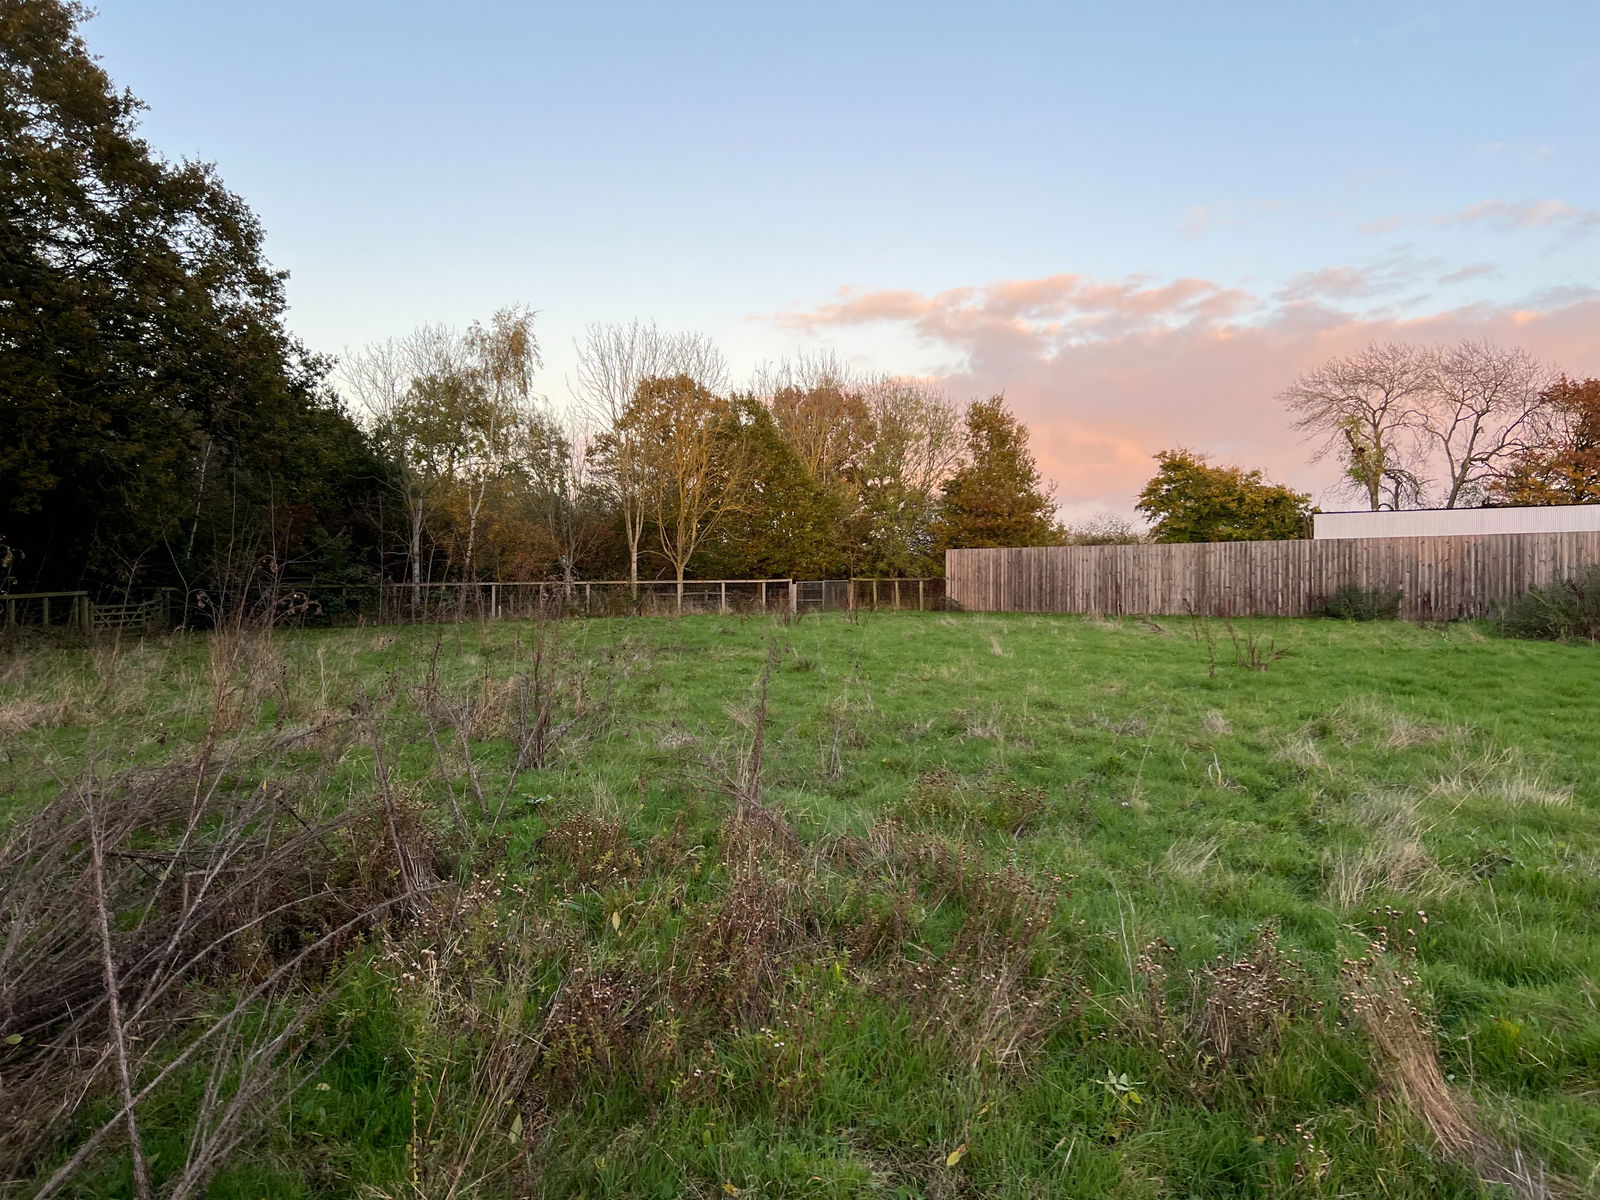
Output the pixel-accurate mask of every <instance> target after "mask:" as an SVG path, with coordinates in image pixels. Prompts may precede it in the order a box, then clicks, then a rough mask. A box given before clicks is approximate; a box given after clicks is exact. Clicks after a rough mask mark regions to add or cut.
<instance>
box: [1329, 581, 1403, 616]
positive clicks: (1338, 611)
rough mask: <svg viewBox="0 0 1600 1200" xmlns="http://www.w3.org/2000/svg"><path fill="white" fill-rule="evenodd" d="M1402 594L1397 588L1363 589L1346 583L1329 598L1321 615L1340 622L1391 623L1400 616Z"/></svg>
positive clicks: (1358, 585)
mask: <svg viewBox="0 0 1600 1200" xmlns="http://www.w3.org/2000/svg"><path fill="white" fill-rule="evenodd" d="M1404 594H1405V593H1403V592H1402V591H1401V590H1400V589H1399V588H1365V587H1362V586H1361V585H1360V584H1359V583H1347V584H1345V585H1344V586H1343V587H1341V588H1340V589H1339V590H1338V591H1336V592H1334V594H1333V595H1332V596H1331V597H1330V598H1329V600H1328V606H1327V607H1326V608H1324V609H1323V610H1322V615H1323V616H1325V617H1337V618H1338V619H1339V620H1341V621H1393V620H1396V619H1397V618H1398V617H1399V616H1400V601H1401V599H1402V598H1403V596H1404Z"/></svg>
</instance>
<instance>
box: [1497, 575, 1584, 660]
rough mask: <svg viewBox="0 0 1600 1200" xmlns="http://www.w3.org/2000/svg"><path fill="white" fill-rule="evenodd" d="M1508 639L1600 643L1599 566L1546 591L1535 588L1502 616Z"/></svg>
mask: <svg viewBox="0 0 1600 1200" xmlns="http://www.w3.org/2000/svg"><path fill="white" fill-rule="evenodd" d="M1500 632H1501V633H1504V634H1505V635H1506V636H1507V637H1520V638H1544V639H1547V640H1552V641H1563V642H1565V641H1590V642H1594V641H1600V567H1589V568H1588V569H1586V570H1584V571H1582V572H1581V573H1579V574H1577V575H1575V576H1573V577H1572V578H1571V579H1563V580H1562V581H1561V582H1559V583H1553V584H1551V585H1550V586H1549V587H1547V588H1533V589H1532V590H1530V591H1529V592H1528V594H1527V595H1526V596H1523V597H1522V598H1521V599H1520V600H1515V601H1513V602H1512V603H1511V604H1510V605H1508V606H1507V607H1506V608H1505V610H1504V611H1503V612H1502V613H1501V614H1500Z"/></svg>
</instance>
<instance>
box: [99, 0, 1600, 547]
mask: <svg viewBox="0 0 1600 1200" xmlns="http://www.w3.org/2000/svg"><path fill="white" fill-rule="evenodd" d="M98 10H99V11H98V15H97V16H96V17H95V19H93V20H92V21H91V22H89V24H88V25H87V27H86V29H85V35H86V37H87V39H88V42H89V45H90V47H91V49H92V50H93V51H95V52H96V53H97V54H99V55H100V57H101V60H102V64H103V65H104V67H105V68H106V70H107V71H108V72H109V74H110V75H111V77H112V78H113V79H114V80H115V81H116V82H117V83H118V84H119V85H122V86H126V87H128V88H131V89H132V91H133V92H134V93H135V94H136V95H137V96H139V97H140V98H142V99H143V100H144V101H146V102H147V103H148V105H149V112H148V113H147V114H146V116H145V119H144V126H143V129H144V133H145V136H146V137H147V138H148V139H149V141H150V142H151V144H152V145H153V146H154V147H155V148H156V149H157V150H158V151H160V152H161V153H163V154H166V155H168V156H169V157H173V158H179V157H190V158H199V159H203V160H206V161H211V162H215V163H216V164H217V165H218V168H219V171H220V174H221V176H222V178H223V179H224V181H225V182H226V183H227V184H228V185H229V186H230V187H231V188H232V189H233V190H234V191H236V192H238V193H239V194H240V195H242V196H243V197H244V198H245V199H246V200H247V201H248V202H249V203H250V205H251V206H252V207H253V208H254V209H255V211H256V212H257V214H258V215H259V216H260V217H261V219H262V221H263V223H264V225H265V227H266V230H267V252H268V254H269V256H270V258H271V259H272V261H273V262H274V263H275V264H276V265H277V266H279V267H282V268H285V269H287V270H288V271H289V273H290V277H289V283H288V298H289V303H290V313H289V322H290V325H291V327H292V328H293V330H294V332H295V333H296V334H297V335H298V336H299V337H300V338H301V339H302V340H303V341H305V342H306V343H307V344H308V345H309V346H310V347H312V348H313V349H315V350H319V351H323V352H327V353H332V354H336V355H337V354H338V353H340V352H341V351H342V350H344V349H346V348H355V347H358V346H360V345H362V344H364V343H366V342H369V341H373V340H378V339H382V338H385V337H388V336H390V335H397V334H402V333H404V332H406V331H407V330H409V329H412V328H414V327H415V326H417V325H419V324H423V323H429V322H446V323H451V324H460V325H465V324H466V323H468V322H470V321H471V320H473V319H475V318H480V317H487V316H488V315H489V314H491V313H492V312H493V311H494V310H495V309H496V308H499V307H502V306H504V305H507V304H512V303H524V304H527V305H530V306H532V307H533V308H535V309H537V310H539V318H538V323H539V330H540V338H541V343H542V345H543V348H544V352H545V360H546V370H545V372H544V375H543V377H542V380H541V387H542V390H543V391H544V392H545V393H547V394H548V395H549V396H550V398H551V400H552V402H553V403H555V404H558V405H559V404H562V403H564V402H565V401H566V399H567V395H568V393H567V385H566V380H567V379H568V377H569V376H570V374H571V372H572V367H573V359H574V353H573V339H574V337H575V336H577V335H578V334H579V333H581V331H582V330H583V328H584V327H585V326H586V325H587V324H589V323H591V322H611V321H628V320H631V319H633V318H635V317H637V318H641V319H645V320H652V319H653V320H655V321H656V322H658V323H659V324H660V325H661V326H662V327H663V328H668V329H688V330H696V331H700V332H703V333H705V334H708V335H710V336H711V337H712V338H714V339H715V340H716V341H717V342H718V343H719V344H720V345H721V346H722V347H723V349H724V350H725V352H726V353H727V355H728V357H729V359H730V361H731V363H732V365H733V368H734V373H735V375H736V376H742V375H745V374H747V373H749V372H750V371H752V370H754V369H755V368H756V367H758V366H759V365H760V364H762V363H764V362H770V361H773V360H776V359H779V358H782V357H784V356H786V355H794V354H796V353H798V352H815V351H818V350H823V349H831V350H833V351H835V352H836V353H838V354H840V355H841V356H843V357H845V358H847V359H848V360H849V361H851V362H852V363H854V364H856V365H857V366H859V367H860V368H861V369H862V370H864V371H874V372H891V373H895V374H906V375H919V376H937V377H939V378H941V379H943V380H944V382H945V384H946V386H947V387H948V388H949V389H950V390H951V391H952V392H953V393H954V394H956V395H957V396H959V397H963V398H965V397H972V396H982V395H989V394H993V393H996V392H1003V393H1004V394H1005V396H1006V398H1007V400H1008V401H1009V402H1010V404H1011V406H1012V407H1013V409H1014V410H1015V411H1016V412H1017V413H1018V414H1019V415H1020V416H1021V417H1022V418H1023V419H1024V420H1025V421H1026V422H1027V424H1028V425H1029V427H1030V429H1031V430H1032V433H1033V445H1034V449H1035V451H1036V452H1037V454H1038V457H1039V460H1040V466H1041V469H1042V470H1043V471H1044V473H1045V474H1046V475H1047V476H1048V477H1049V478H1050V479H1051V480H1052V481H1053V482H1054V485H1055V489H1056V496H1057V498H1058V500H1059V501H1060V503H1061V505H1062V512H1063V514H1064V515H1065V516H1066V517H1067V518H1068V519H1076V518H1080V517H1082V516H1085V515H1087V514H1089V513H1092V512H1096V511H1102V510H1105V511H1113V512H1119V513H1127V512H1129V511H1130V510H1131V505H1132V502H1133V498H1134V496H1135V494H1136V493H1137V491H1138V489H1139V487H1140V486H1141V485H1142V483H1143V481H1144V480H1145V479H1147V478H1148V477H1149V475H1150V474H1151V473H1152V470H1153V464H1152V462H1151V457H1152V456H1153V455H1154V454H1155V453H1156V452H1157V451H1159V450H1162V449H1166V448H1169V447H1173V446H1179V445H1181V446H1186V447H1189V448H1191V449H1195V450H1199V451H1201V452H1204V453H1208V454H1211V455H1213V456H1214V457H1215V458H1216V459H1218V460H1219V461H1225V462H1231V463H1238V464H1241V465H1244V466H1247V467H1260V468H1263V469H1264V470H1266V471H1267V473H1268V474H1269V475H1271V476H1272V477H1274V478H1277V479H1279V480H1282V481H1283V482H1286V483H1290V484H1293V485H1295V486H1297V487H1301V488H1304V489H1306V490H1309V491H1312V492H1313V493H1314V494H1315V495H1316V497H1317V498H1318V499H1319V500H1320V501H1322V502H1323V503H1324V504H1325V505H1327V506H1330V507H1339V504H1338V503H1337V497H1335V496H1334V495H1333V493H1332V492H1330V491H1328V487H1329V484H1330V483H1331V482H1332V478H1333V471H1332V468H1331V467H1330V466H1329V465H1328V464H1326V463H1324V464H1317V463H1313V462H1311V461H1309V459H1310V454H1309V448H1308V447H1307V446H1305V445H1304V444H1302V443H1301V442H1300V441H1299V440H1298V435H1296V434H1294V433H1293V432H1292V431H1291V430H1290V429H1289V428H1288V421H1287V420H1286V418H1285V416H1284V414H1283V411H1282V409H1281V406H1280V405H1279V404H1278V403H1277V401H1276V399H1275V396H1276V394H1277V392H1278V391H1279V390H1280V389H1282V388H1283V387H1284V386H1286V385H1287V384H1288V383H1289V382H1290V381H1291V380H1292V379H1293V378H1294V376H1295V375H1296V374H1297V373H1299V372H1300V371H1303V370H1306V369H1309V368H1311V367H1313V366H1315V365H1317V364H1318V363H1320V362H1322V361H1324V360H1325V359H1327V358H1328V357H1330V356H1332V355H1336V354H1344V353H1349V352H1351V351H1353V350H1356V349H1358V348H1360V347H1361V346H1363V345H1365V344H1366V343H1368V342H1370V341H1374V340H1380V341H1381V340H1389V339H1399V340H1407V341H1419V342H1431V341H1454V340H1459V339H1461V338H1463V337H1474V338H1488V339H1491V340H1493V341H1496V342H1498V343H1501V344H1505V345H1517V346H1523V347H1526V348H1527V349H1528V350H1530V351H1532V352H1534V353H1535V354H1537V355H1539V356H1540V357H1542V358H1544V359H1546V360H1547V361H1549V362H1551V363H1552V364H1554V365H1556V366H1559V367H1561V368H1563V369H1565V370H1567V371H1569V372H1571V373H1574V374H1600V166H1597V163H1600V88H1596V87H1595V84H1594V81H1595V79H1596V78H1600V5H1596V4H1594V3H1592V0H1575V2H1571V3H1566V2H1560V0H1541V2H1536V3H1531V4H1526V5H1515V6H1513V5H1508V4H1505V3H1504V2H1503V0H1495V2H1483V3H1477V2H1461V3H1435V2H1427V0H1387V2H1384V3H1365V2H1354V3H1352V2H1343V3H1339V4H1310V3H1298V2H1292V3H1284V2H1283V0H1272V2H1270V3H1234V2H1229V0H1216V2H1214V3H1211V4H1205V5H1198V4H1192V3H1180V2H1178V0H1172V2H1152V0H1146V2H1139V0H1121V2H1116V3H1077V2H1071V0H1054V2H1050V3H1045V2H1034V3H1020V2H1005V0H1000V2H994V0H990V2H986V3H984V4H974V3H970V2H962V3H945V2H943V0H919V2H917V3H874V2H871V0H855V2H852V3H832V2H830V0H819V2H816V3H812V4H809V5H792V4H784V5H779V4H775V3H764V2H761V0H743V2H741V3H727V4H711V3H695V2H693V0H685V2H682V3H678V4H673V5H666V4H661V3H659V2H657V3H627V4H623V3H604V2H598V3H597V2H590V3H584V4H572V3H564V4H559V5H558V4H547V3H515V2H511V0H457V2H456V3H453V4H448V5H446V4H441V3H438V2H437V0H433V2H429V3H412V2H409V0H382V2H361V3H358V2H355V0H274V2H273V3H270V4H246V3H236V2H231V0H229V2H218V0H100V2H99V4H98Z"/></svg>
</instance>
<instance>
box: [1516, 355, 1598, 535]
mask: <svg viewBox="0 0 1600 1200" xmlns="http://www.w3.org/2000/svg"><path fill="white" fill-rule="evenodd" d="M1541 402H1542V403H1541V412H1540V421H1539V424H1540V432H1539V436H1538V437H1537V438H1536V439H1534V440H1533V441H1532V442H1531V444H1529V445H1528V446H1526V447H1524V448H1523V449H1522V450H1521V451H1519V452H1518V453H1517V454H1516V456H1515V457H1514V458H1512V460H1511V461H1510V463H1509V464H1507V465H1506V467H1505V468H1504V469H1503V471H1502V472H1501V474H1500V475H1499V477H1498V478H1497V479H1495V481H1494V483H1493V485H1492V486H1491V488H1490V496H1491V497H1492V500H1493V502H1494V503H1496V504H1508V505H1511V504H1586V503H1594V502H1596V501H1600V379H1582V380H1578V379H1568V378H1566V377H1564V376H1563V377H1562V378H1561V379H1560V380H1559V381H1558V382H1556V383H1554V384H1552V385H1551V386H1550V387H1549V388H1547V389H1546V390H1545V391H1544V393H1543V395H1542V397H1541Z"/></svg>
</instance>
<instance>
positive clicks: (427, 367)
mask: <svg viewBox="0 0 1600 1200" xmlns="http://www.w3.org/2000/svg"><path fill="white" fill-rule="evenodd" d="M539 365H540V352H539V344H538V339H537V336H536V332H535V327H534V314H533V313H532V312H531V311H530V310H529V309H527V308H526V307H513V308H507V309H503V310H501V311H500V312H498V313H496V314H495V315H494V316H493V317H492V318H490V319H489V320H487V321H485V322H482V323H476V324H473V325H472V326H470V327H469V328H467V329H466V330H464V331H456V330H451V329H448V328H444V327H440V326H427V327H423V328H420V329H418V330H416V331H414V332H413V333H411V334H409V335H407V336H405V337H402V338H396V339H390V340H387V341H384V342H381V343H379V344H376V345H373V346H368V347H366V348H365V349H362V350H360V351H357V352H356V353H354V354H352V355H350V356H348V357H347V359H346V361H345V362H344V363H343V364H341V367H340V369H339V372H338V375H337V379H338V382H339V384H340V386H341V387H342V388H343V390H344V391H345V393H346V395H347V396H348V397H349V399H350V401H351V406H352V410H353V411H355V412H357V413H358V414H360V416H361V418H362V423H363V426H364V428H365V429H366V430H367V431H368V433H369V435H370V437H371V438H372V442H373V445H374V446H375V447H376V448H377V449H378V452H379V454H380V456H381V457H382V459H383V460H384V461H385V462H386V463H388V464H389V465H390V466H391V468H392V471H393V478H394V485H393V491H394V495H395V498H396V501H397V503H396V508H397V510H398V511H397V512H396V513H395V514H394V520H393V521H392V523H391V527H392V528H393V529H398V530H400V531H402V534H401V536H400V537H398V538H391V539H390V546H391V553H390V556H389V561H390V563H391V568H390V572H389V573H390V575H391V576H399V577H403V578H405V579H406V580H409V581H411V582H412V583H414V584H418V585H420V584H422V583H423V582H425V581H428V580H434V579H508V580H516V579H561V580H568V581H571V580H577V579H596V578H611V579H625V580H630V581H632V582H633V583H635V584H637V583H639V582H640V581H641V580H646V579H655V578H660V577H666V578H670V579H673V580H675V581H677V583H678V584H679V585H680V586H681V585H682V583H683V582H684V580H685V579H687V578H690V577H692V576H696V575H698V576H700V577H703V578H705V577H711V578H715V577H722V578H756V577H780V576H789V577H804V578H833V577H839V576H844V575H857V576H861V575H883V576H914V575H929V574H938V573H941V572H942V563H943V552H944V550H945V549H946V548H947V547H948V546H950V545H958V544H973V542H974V540H976V541H978V542H981V543H982V544H990V545H1000V544H1006V543H1007V540H1008V539H1021V540H1022V541H1023V543H1024V544H1037V543H1039V542H1040V541H1043V540H1048V539H1051V538H1054V537H1056V536H1057V535H1058V531H1057V529H1056V526H1055V523H1054V519H1053V505H1052V503H1051V502H1050V500H1049V498H1048V496H1047V495H1046V493H1045V490H1044V485H1043V483H1042V481H1041V480H1040V478H1039V474H1038V470H1037V468H1036V466H1035V464H1034V460H1033V458H1032V456H1031V455H1030V453H1029V452H1028V447H1027V431H1026V430H1025V429H1024V428H1023V426H1022V425H1021V424H1020V422H1018V420H1017V419H1016V417H1015V415H1014V414H1012V413H1011V412H1010V410H1009V409H1008V408H1007V407H1006V405H1005V402H1004V401H1003V400H1002V399H1001V398H999V397H994V398H991V399H988V400H982V401H978V402H975V403H971V404H962V403H958V402H956V401H955V400H953V399H952V398H951V397H949V396H948V395H946V394H945V393H944V392H942V391H941V390H939V389H938V388H936V387H933V386H931V385H929V384H927V383H924V382H921V381H918V380H910V379H904V378H897V377H893V376H872V377H867V376H860V375H858V374H855V373H853V372H851V371H850V370H848V369H847V368H846V367H844V366H843V365H842V364H840V363H839V362H838V361H837V360H836V359H834V358H832V357H831V356H827V355H819V356H815V357H801V358H799V359H797V360H795V361H791V362H784V363H780V364H778V365H777V366H774V367H769V368H766V369H764V370H762V371H760V372H758V373H757V375H756V377H755V378H754V379H753V380H751V381H750V382H748V383H747V384H745V385H743V386H738V387H734V386H731V385H730V384H729V370H728V366H727V362H726V360H725V358H724V357H723V355H722V354H721V352H720V351H719V350H718V349H717V347H716V346H715V345H714V344H713V343H712V342H711V341H710V340H709V339H708V338H706V337H704V336H703V335H700V334H696V333H669V332H667V331H664V330H662V329H660V328H659V327H658V326H656V325H654V324H650V323H644V322H639V321H635V322H631V323H628V324H610V325H593V326H591V327H590V328H589V329H588V330H587V331H586V332H585V334H584V336H583V337H582V338H581V339H579V343H578V345H577V361H576V370H575V377H574V379H573V381H572V390H573V392H574V394H575V403H574V404H573V405H572V406H570V407H569V408H567V409H565V410H557V409H556V408H554V407H552V406H551V405H550V404H549V403H548V402H546V401H545V400H544V399H542V398H541V397H540V396H539V395H538V394H537V393H536V391H535V390H534V387H533V383H534V379H535V372H536V370H537V368H538V367H539ZM397 564H398V565H397Z"/></svg>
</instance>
